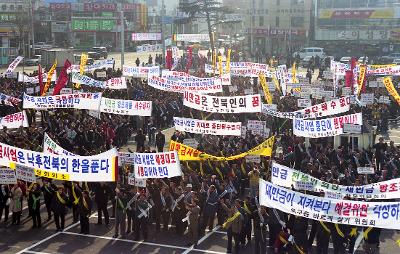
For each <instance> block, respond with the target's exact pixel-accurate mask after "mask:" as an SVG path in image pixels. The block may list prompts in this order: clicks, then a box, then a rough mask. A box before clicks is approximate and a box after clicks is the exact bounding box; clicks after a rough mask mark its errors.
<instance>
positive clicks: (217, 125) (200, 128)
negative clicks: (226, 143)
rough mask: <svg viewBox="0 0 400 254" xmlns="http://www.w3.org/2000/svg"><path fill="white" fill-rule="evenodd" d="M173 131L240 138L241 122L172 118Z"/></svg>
mask: <svg viewBox="0 0 400 254" xmlns="http://www.w3.org/2000/svg"><path fill="white" fill-rule="evenodd" d="M174 124H175V129H176V130H177V131H184V132H189V133H196V134H211V135H223V136H224V135H232V136H240V135H241V129H242V123H241V122H220V121H206V120H198V119H192V118H183V117H174Z"/></svg>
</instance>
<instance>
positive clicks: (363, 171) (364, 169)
mask: <svg viewBox="0 0 400 254" xmlns="http://www.w3.org/2000/svg"><path fill="white" fill-rule="evenodd" d="M357 173H358V174H365V175H373V174H375V168H374V167H357Z"/></svg>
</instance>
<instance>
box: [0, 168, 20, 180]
mask: <svg viewBox="0 0 400 254" xmlns="http://www.w3.org/2000/svg"><path fill="white" fill-rule="evenodd" d="M16 183H17V177H16V176H15V171H14V170H13V169H9V168H0V184H16Z"/></svg>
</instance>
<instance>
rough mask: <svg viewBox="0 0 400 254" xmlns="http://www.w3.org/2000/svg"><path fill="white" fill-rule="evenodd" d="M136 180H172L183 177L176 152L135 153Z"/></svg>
mask: <svg viewBox="0 0 400 254" xmlns="http://www.w3.org/2000/svg"><path fill="white" fill-rule="evenodd" d="M133 156H134V161H135V169H134V170H135V178H138V179H143V178H171V177H176V176H181V175H182V170H181V164H180V162H179V158H178V155H177V153H176V151H173V152H165V153H135V154H134V155H133Z"/></svg>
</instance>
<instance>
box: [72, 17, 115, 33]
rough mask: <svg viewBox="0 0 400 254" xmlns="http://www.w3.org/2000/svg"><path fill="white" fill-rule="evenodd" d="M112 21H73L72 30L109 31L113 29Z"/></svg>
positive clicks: (113, 21) (113, 22)
mask: <svg viewBox="0 0 400 254" xmlns="http://www.w3.org/2000/svg"><path fill="white" fill-rule="evenodd" d="M115 25H116V24H115V20H114V19H74V20H72V30H75V31H111V30H113V29H114V28H115Z"/></svg>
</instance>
